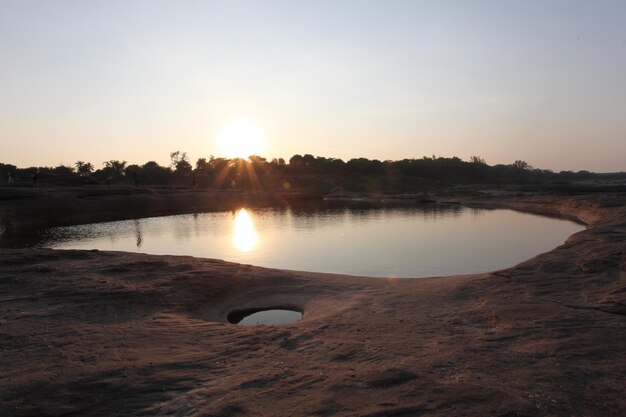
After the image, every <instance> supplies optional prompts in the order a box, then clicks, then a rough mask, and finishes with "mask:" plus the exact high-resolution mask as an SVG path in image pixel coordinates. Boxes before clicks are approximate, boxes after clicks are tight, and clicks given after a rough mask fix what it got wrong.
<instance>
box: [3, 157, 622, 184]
mask: <svg viewBox="0 0 626 417" xmlns="http://www.w3.org/2000/svg"><path fill="white" fill-rule="evenodd" d="M0 175H2V178H3V179H4V182H5V183H6V182H7V178H9V177H10V178H13V179H15V183H16V184H19V183H20V182H21V183H24V182H27V181H28V180H29V179H31V178H32V177H33V176H35V175H36V176H37V177H38V178H39V179H40V180H42V181H43V182H44V183H46V182H48V183H52V184H55V183H56V184H127V185H135V186H148V185H149V186H184V187H199V188H214V189H221V188H231V187H232V186H233V185H235V184H236V188H238V189H245V190H268V191H276V190H291V189H298V190H307V191H311V192H317V193H328V192H333V191H361V192H410V191H424V190H427V189H430V188H436V187H441V186H450V185H466V184H495V185H504V184H533V183H547V182H571V181H580V180H612V179H626V173H623V172H622V173H608V174H597V173H592V172H589V171H578V172H572V171H561V172H553V171H551V170H547V169H537V168H533V167H531V166H530V165H529V164H528V163H527V162H525V161H522V160H517V161H514V162H513V163H511V164H497V165H489V164H487V163H486V162H485V160H484V159H483V158H482V157H480V156H472V157H470V158H469V160H468V161H463V160H462V159H460V158H458V157H451V158H450V157H437V156H434V155H433V156H431V157H427V156H424V157H422V158H419V159H402V160H396V161H389V160H386V161H380V160H377V159H367V158H353V159H350V160H348V161H343V160H342V159H338V158H326V157H321V156H313V155H311V154H305V155H294V156H292V157H291V158H290V159H289V160H288V161H285V160H284V159H282V158H276V159H272V160H267V159H265V158H263V157H261V156H258V155H252V156H250V157H248V158H247V159H242V158H230V159H229V158H216V157H214V156H210V157H209V158H208V159H207V158H199V159H198V160H197V161H196V162H195V164H194V165H192V163H191V161H190V160H189V157H188V155H187V154H186V153H185V152H181V151H176V152H172V153H171V154H170V165H169V166H162V165H160V164H159V163H157V162H155V161H149V162H146V163H145V164H143V165H137V164H128V163H127V162H126V161H120V160H110V161H105V162H103V163H102V165H101V167H99V168H97V169H96V167H95V166H94V165H93V164H92V163H91V162H85V161H76V163H75V164H74V165H73V166H68V165H58V166H56V167H30V168H17V167H16V166H15V165H11V164H2V163H0Z"/></svg>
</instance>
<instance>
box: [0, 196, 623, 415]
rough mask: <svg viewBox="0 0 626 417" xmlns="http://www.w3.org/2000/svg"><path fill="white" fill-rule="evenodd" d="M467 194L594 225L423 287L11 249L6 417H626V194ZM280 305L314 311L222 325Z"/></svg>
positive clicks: (3, 353) (2, 405)
mask: <svg viewBox="0 0 626 417" xmlns="http://www.w3.org/2000/svg"><path fill="white" fill-rule="evenodd" d="M119 198H123V197H119ZM446 198H447V199H450V198H451V197H450V196H447V197H446ZM457 200H459V202H462V203H464V204H468V205H473V206H481V207H511V208H516V209H520V210H525V211H533V212H540V213H544V214H550V215H559V216H565V217H568V218H577V219H579V220H581V221H584V222H586V223H587V224H588V228H587V229H586V230H584V231H582V232H579V233H577V234H575V235H573V236H571V237H570V238H569V239H568V240H567V242H566V243H565V244H563V245H562V246H559V247H558V248H555V249H554V250H552V251H550V252H548V253H544V254H540V255H538V256H536V257H534V258H532V259H530V260H528V261H526V262H523V263H521V264H519V265H516V266H514V267H511V268H508V269H504V270H500V271H495V272H491V273H485V274H476V275H465V276H456V277H445V278H429V279H415V280H411V279H404V280H402V279H394V280H391V279H374V278H365V277H350V276H339V275H329V274H317V273H308V272H295V271H281V270H274V269H265V268H259V267H254V266H250V265H239V264H233V263H228V262H224V261H220V260H211V259H201V258H192V257H174V256H151V255H142V254H130V253H123V252H99V251H71V250H70V251H61V250H50V249H36V250H29V249H4V250H1V251H0V415H2V416H118V415H119V416H140V415H141V416H152V415H154V416H161V415H174V416H220V417H227V416H362V417H365V416H369V417H374V416H379V417H382V416H394V417H400V416H463V415H466V416H509V417H513V416H544V415H546V416H548V415H550V416H553V415H557V416H624V415H626V399H625V396H624V393H625V392H626V205H625V203H626V196H624V195H605V194H601V195H600V194H599V195H593V196H592V195H585V196H574V197H572V196H570V197H559V196H527V197H481V198H472V199H462V198H458V199H457ZM461 200H462V201H461ZM94 206H96V205H94ZM97 206H99V207H100V206H102V205H97ZM105 206H106V205H105ZM9 212H10V213H13V214H12V216H13V219H12V221H13V225H15V224H19V222H20V221H22V224H25V223H27V222H26V221H24V220H20V218H19V216H17V215H16V214H15V213H17V212H16V211H13V212H11V210H10V209H7V208H6V206H5V209H4V213H9ZM105 217H106V216H105ZM5 224H7V223H6V222H5ZM16 230H17V231H19V228H17V229H16ZM13 233H18V232H13ZM272 306H293V307H296V308H299V309H301V310H302V311H303V312H304V316H303V318H302V320H300V321H298V322H296V323H293V324H289V325H284V326H266V327H243V326H238V325H235V324H230V323H228V322H227V320H226V317H227V315H228V313H229V312H231V311H232V310H234V309H242V308H260V307H272Z"/></svg>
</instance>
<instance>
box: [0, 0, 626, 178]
mask: <svg viewBox="0 0 626 417" xmlns="http://www.w3.org/2000/svg"><path fill="white" fill-rule="evenodd" d="M625 22H626V1H606V0H603V1H571V0H570V1H550V0H541V1H539V0H537V1H521V0H520V1H505V0H494V1H377V2H373V1H304V0H303V1H295V0H294V1H234V0H233V1H223V2H217V1H130V0H127V1H27V0H19V1H6V0H0V62H1V64H0V162H7V163H14V164H17V165H19V166H29V165H56V164H59V163H65V164H72V163H73V162H75V161H76V160H86V161H91V162H92V163H94V164H95V165H96V166H97V167H99V166H100V164H101V163H102V161H105V160H109V159H125V160H128V161H129V162H130V163H143V162H146V161H148V160H156V161H158V162H160V163H167V162H168V161H169V158H168V155H169V152H171V151H174V150H182V151H187V152H188V153H189V155H190V157H191V159H192V162H195V160H196V159H197V158H199V157H208V156H209V155H211V154H213V155H216V156H220V148H219V147H217V145H216V142H215V141H216V139H215V138H216V136H217V134H218V132H219V131H220V129H221V128H222V127H223V126H224V125H225V123H227V121H228V120H230V119H233V118H237V119H245V120H250V121H252V122H253V123H256V124H257V125H258V126H259V128H261V129H262V130H263V131H264V132H265V134H266V137H267V146H266V149H265V152H263V156H265V157H267V158H272V157H284V158H289V157H290V156H291V155H293V154H294V153H300V154H304V153H311V154H314V155H321V156H329V157H331V156H332V157H340V158H343V159H349V158H352V157H361V156H363V157H368V158H377V159H381V160H384V159H402V158H414V157H415V158H419V157H422V156H423V155H433V154H435V155H441V156H455V155H456V156H459V157H461V158H463V159H468V158H469V156H471V155H481V156H482V157H484V158H485V159H486V160H487V162H488V163H490V164H496V163H511V162H513V161H514V160H516V159H523V160H526V161H527V162H528V163H530V164H531V165H533V166H536V167H541V168H551V169H554V170H557V171H558V170H562V169H571V170H579V169H588V170H595V171H620V170H623V171H626V23H625Z"/></svg>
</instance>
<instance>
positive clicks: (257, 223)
mask: <svg viewBox="0 0 626 417" xmlns="http://www.w3.org/2000/svg"><path fill="white" fill-rule="evenodd" d="M582 229H583V226H581V225H579V224H577V223H574V222H571V221H564V220H558V219H553V218H547V217H541V216H536V215H532V214H525V213H519V212H515V211H511V210H478V209H470V208H466V207H460V206H455V205H434V204H432V205H425V206H422V207H412V208H385V209H354V208H334V209H330V208H317V209H307V210H298V209H290V208H287V209H259V210H253V209H240V210H237V211H233V212H218V213H198V214H186V215H176V216H164V217H154V218H144V219H139V220H126V221H118V222H108V223H96V224H88V225H80V226H70V227H61V228H54V229H48V230H46V231H44V232H43V233H42V235H40V237H39V238H38V240H37V242H34V243H33V246H45V247H52V248H59V249H100V250H116V251H130V252H144V253H150V254H159V255H192V256H199V257H207V258H218V259H224V260H227V261H232V262H240V263H245V264H252V265H259V266H266V267H272V268H283V269H294V270H306V271H317V272H336V273H342V274H351V275H368V276H377V277H427V276H438V275H454V274H467V273H475V272H484V271H492V270H496V269H501V268H505V267H508V266H512V265H514V264H516V263H519V262H521V261H523V260H526V259H528V258H531V257H533V256H535V255H537V254H539V253H541V252H545V251H548V250H550V249H552V248H554V247H556V246H558V245H560V244H562V243H563V242H564V240H565V239H567V237H568V236H570V235H571V234H573V233H575V232H577V231H580V230H582Z"/></svg>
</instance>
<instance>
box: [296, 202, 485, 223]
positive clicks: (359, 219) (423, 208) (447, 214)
mask: <svg viewBox="0 0 626 417" xmlns="http://www.w3.org/2000/svg"><path fill="white" fill-rule="evenodd" d="M290 210H291V213H292V214H293V221H294V224H295V225H296V226H298V227H302V228H313V227H323V226H325V225H327V224H328V225H333V224H336V222H337V219H338V218H341V217H343V220H344V221H351V222H355V223H365V222H367V221H371V220H378V219H382V218H385V217H387V216H395V215H398V214H403V215H406V216H407V217H408V216H419V217H420V218H423V219H429V220H438V219H445V218H458V217H460V216H461V214H462V213H463V212H464V211H465V210H467V208H465V207H462V206H460V205H458V204H437V203H427V204H418V205H410V206H407V205H402V206H389V205H387V206H384V207H377V206H374V205H373V204H372V203H370V202H348V203H346V202H327V203H324V204H315V205H298V206H295V207H291V208H290ZM482 211H483V210H482V209H472V214H473V215H482Z"/></svg>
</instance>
